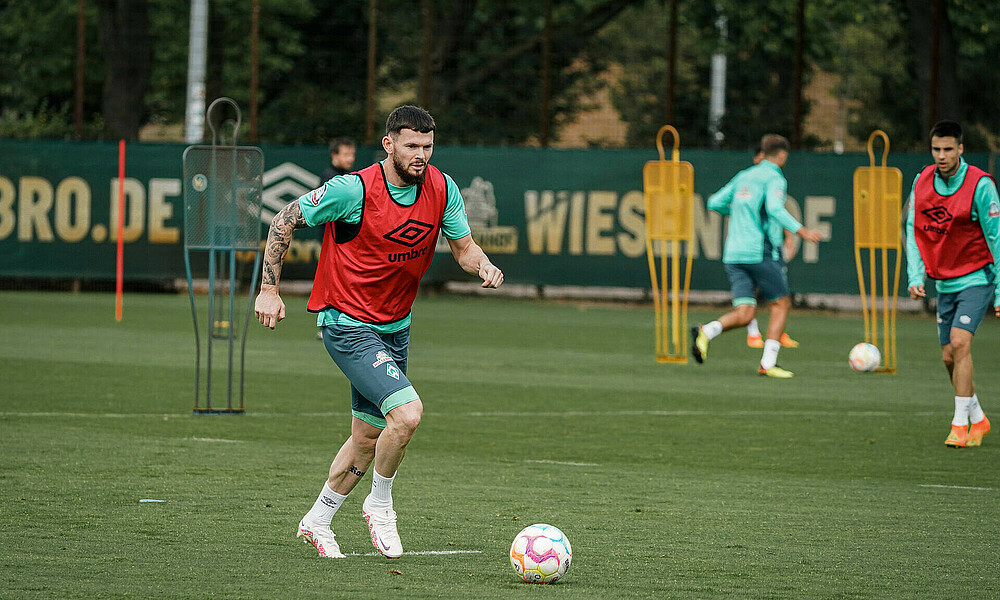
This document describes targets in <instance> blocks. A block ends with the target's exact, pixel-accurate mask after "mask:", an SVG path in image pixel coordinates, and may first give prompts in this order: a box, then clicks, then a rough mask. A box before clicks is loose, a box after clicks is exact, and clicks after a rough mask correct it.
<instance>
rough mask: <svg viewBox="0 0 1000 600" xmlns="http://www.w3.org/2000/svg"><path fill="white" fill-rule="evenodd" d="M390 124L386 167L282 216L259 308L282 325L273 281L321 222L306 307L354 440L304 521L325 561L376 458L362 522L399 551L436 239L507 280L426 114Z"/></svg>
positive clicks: (322, 192)
mask: <svg viewBox="0 0 1000 600" xmlns="http://www.w3.org/2000/svg"><path fill="white" fill-rule="evenodd" d="M385 128H386V133H385V137H383V138H382V148H383V149H384V150H385V152H386V154H387V158H386V159H385V160H384V161H382V162H377V163H375V164H373V165H371V166H370V167H367V168H364V169H362V170H360V171H359V172H358V173H357V174H354V175H343V176H339V177H334V178H333V179H330V180H328V181H326V182H325V183H324V184H323V185H322V186H321V187H319V188H318V189H315V190H313V191H311V192H309V193H308V194H306V195H304V196H302V197H300V198H299V199H298V200H296V201H294V202H292V203H290V204H289V205H288V206H286V207H285V208H283V209H282V210H281V211H280V212H279V213H278V214H277V215H275V217H274V219H273V220H272V221H271V229H270V231H269V232H268V235H267V245H266V247H265V249H264V273H263V279H262V282H261V286H260V294H259V295H258V296H257V300H256V304H255V311H254V312H255V314H256V315H257V319H258V320H259V321H260V322H261V323H262V324H263V325H265V326H267V327H270V328H271V329H274V327H275V325H277V323H278V322H279V321H281V320H282V319H283V318H284V317H285V304H284V302H282V300H281V297H280V296H279V295H278V280H279V276H280V274H281V265H282V261H283V260H284V256H285V253H286V251H287V250H288V245H289V243H290V241H291V239H292V232H293V231H294V230H295V229H300V228H303V227H315V226H317V225H323V226H324V228H325V230H324V233H323V246H322V249H321V250H320V257H319V265H318V266H317V269H316V278H315V281H314V282H313V288H312V294H311V296H310V297H309V303H308V309H309V310H310V311H311V312H315V313H318V319H317V323H318V324H319V325H321V326H322V327H323V342H324V344H325V346H326V350H327V352H328V353H329V354H330V356H331V357H332V358H333V360H334V362H336V363H337V366H338V367H340V369H341V370H342V371H343V372H344V374H345V375H346V376H347V378H348V380H350V382H351V413H352V416H353V418H352V422H351V435H350V437H349V438H348V439H347V441H346V442H344V445H343V446H342V447H341V448H340V451H339V452H338V453H337V456H336V458H334V459H333V464H332V465H330V474H329V477H328V479H327V481H326V484H325V485H324V486H323V489H322V491H321V492H320V494H319V497H318V498H317V499H316V502H315V503H314V504H313V507H312V509H310V510H309V512H308V513H306V515H305V516H304V517H303V518H302V521H301V522H300V523H299V528H298V535H299V536H300V537H304V538H305V539H306V540H307V541H309V542H311V543H312V544H313V545H314V546H315V547H316V550H317V551H318V552H319V555H320V556H323V557H336V558H339V557H342V556H344V555H343V554H342V553H341V551H340V547H339V546H338V544H337V542H336V540H335V539H334V534H333V531H332V530H331V529H330V523H331V521H332V519H333V516H334V514H336V512H337V510H338V509H339V508H340V506H341V504H342V503H343V501H344V499H345V498H346V497H347V494H348V493H349V492H350V491H351V490H352V489H354V487H355V486H356V485H357V484H358V482H359V481H361V478H362V477H363V476H364V475H365V472H366V471H367V470H368V467H369V466H370V465H372V463H373V462H374V469H373V470H372V488H371V493H370V494H369V495H368V497H367V498H365V501H364V503H363V504H362V514H363V515H364V517H365V520H366V521H367V522H368V530H369V533H370V534H371V539H372V543H373V544H374V545H375V548H376V549H377V550H378V551H379V552H380V553H381V554H382V555H383V556H386V557H388V558H398V557H399V556H400V555H401V554H402V553H403V546H402V543H401V542H400V539H399V533H398V532H397V529H396V512H395V510H393V503H392V483H393V478H394V477H395V475H396V470H397V468H398V467H399V465H400V462H401V461H402V460H403V455H404V453H405V452H406V446H407V444H408V443H409V441H410V438H411V437H412V436H413V433H414V431H416V428H417V426H418V425H419V424H420V419H421V416H422V414H423V404H422V403H421V399H420V397H419V396H418V395H417V392H416V390H414V389H413V386H412V385H410V382H409V380H407V378H406V363H407V356H408V354H409V336H410V307H411V306H412V305H413V300H414V298H415V297H416V294H417V284H418V283H419V281H420V278H421V277H422V276H423V274H424V273H425V272H426V271H427V267H428V266H430V262H431V258H432V257H433V255H434V246H435V244H436V242H437V239H438V233H439V232H440V233H442V234H443V236H444V237H445V239H447V240H448V244H449V246H450V247H451V252H452V255H454V257H455V260H456V261H458V264H459V265H461V267H462V268H463V269H464V270H465V271H466V272H468V273H470V274H475V275H478V276H479V277H480V278H481V279H482V280H483V284H482V286H483V287H484V288H496V287H499V286H500V284H502V283H503V273H502V272H501V271H500V269H498V268H497V267H496V266H494V265H493V264H492V263H491V262H490V260H489V258H488V257H487V256H486V254H485V253H484V252H483V250H482V249H481V248H480V247H479V245H478V244H476V243H475V242H474V241H473V240H472V235H471V233H470V229H469V223H468V220H467V218H466V216H465V209H464V203H463V201H462V195H461V193H460V191H459V189H458V186H457V185H455V182H454V181H453V180H452V179H451V177H449V176H448V175H445V174H444V173H442V172H441V171H439V170H438V169H437V168H436V167H433V166H431V165H430V164H429V161H430V158H431V153H432V152H433V150H434V129H435V124H434V119H433V118H432V117H431V115H430V114H428V113H427V111H425V110H423V109H422V108H418V107H416V106H401V107H399V108H397V109H396V110H394V111H392V113H391V114H390V115H389V118H388V120H387V121H386V127H385ZM290 370H291V369H290ZM289 381H290V382H291V381H293V379H292V378H289Z"/></svg>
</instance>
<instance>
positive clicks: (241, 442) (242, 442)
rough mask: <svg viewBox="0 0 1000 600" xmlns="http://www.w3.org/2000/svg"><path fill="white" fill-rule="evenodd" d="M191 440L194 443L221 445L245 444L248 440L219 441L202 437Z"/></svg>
mask: <svg viewBox="0 0 1000 600" xmlns="http://www.w3.org/2000/svg"><path fill="white" fill-rule="evenodd" d="M190 439H191V441H194V442H215V443H221V444H245V443H246V440H222V439H218V438H201V437H193V438H190Z"/></svg>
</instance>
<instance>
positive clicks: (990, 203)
mask: <svg viewBox="0 0 1000 600" xmlns="http://www.w3.org/2000/svg"><path fill="white" fill-rule="evenodd" d="M968 171H969V165H968V164H967V163H966V162H965V159H964V158H959V164H958V171H956V172H955V174H954V175H953V176H952V177H951V178H950V179H949V180H948V181H947V182H945V180H944V179H942V178H941V176H940V175H938V172H937V169H935V170H934V191H936V192H937V193H939V194H941V195H942V196H947V195H950V194H954V193H955V192H957V191H958V188H960V187H962V184H963V183H964V182H965V175H966V173H968ZM919 178H920V173H917V176H916V177H914V178H913V185H912V186H910V200H909V205H908V207H907V209H906V225H905V227H904V229H905V230H906V279H907V282H908V283H907V287H913V286H917V285H924V278H925V277H926V276H927V271H926V268H925V267H924V260H923V259H922V258H921V257H920V249H919V248H918V247H917V239H916V237H914V235H913V218H914V206H913V204H914V203H913V188H915V187H916V185H917V179H919ZM972 220H973V221H979V226H980V227H982V228H983V235H984V236H986V245H988V246H989V247H990V252H991V253H992V254H993V265H994V266H993V270H994V272H995V271H996V262H997V257H1000V198H998V196H997V187H996V184H994V183H993V181H992V180H991V179H989V178H988V177H983V178H982V179H980V180H979V185H977V186H976V193H975V195H974V196H973V200H972ZM988 283H989V280H988V279H987V276H986V273H984V272H983V270H982V269H980V270H978V271H973V272H972V273H969V274H967V275H962V276H961V277H953V278H951V279H937V280H935V281H934V289H936V290H937V292H938V293H939V294H954V293H955V292H960V291H962V290H964V289H965V288H969V287H973V286H976V285H986V284H988ZM994 283H995V284H996V291H995V296H994V300H993V304H994V305H995V306H1000V277H995V278H994Z"/></svg>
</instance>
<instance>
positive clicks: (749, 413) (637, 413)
mask: <svg viewBox="0 0 1000 600" xmlns="http://www.w3.org/2000/svg"><path fill="white" fill-rule="evenodd" d="M452 414H455V413H452ZM893 414H894V413H891V412H888V411H884V410H866V411H843V412H840V411H833V410H724V411H718V410H621V411H581V410H567V411H558V412H557V411H553V412H470V413H465V416H469V417H518V418H521V417H538V418H552V417H602V418H603V417H754V416H779V417H862V418H870V417H891V416H893ZM898 414H900V415H907V416H933V415H938V414H940V413H937V412H927V413H903V412H901V413H898Z"/></svg>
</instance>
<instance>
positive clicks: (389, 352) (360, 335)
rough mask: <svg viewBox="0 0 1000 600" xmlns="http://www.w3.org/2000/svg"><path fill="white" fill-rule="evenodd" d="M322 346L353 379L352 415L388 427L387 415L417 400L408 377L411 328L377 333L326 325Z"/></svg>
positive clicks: (363, 329)
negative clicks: (386, 424)
mask: <svg viewBox="0 0 1000 600" xmlns="http://www.w3.org/2000/svg"><path fill="white" fill-rule="evenodd" d="M322 329H323V345H324V346H326V351H327V352H328V353H329V354H330V357H331V358H333V360H334V362H336V363H337V366H338V367H340V370H341V371H343V372H344V375H346V376H347V379H348V380H350V382H351V414H353V415H354V416H355V417H356V418H358V419H361V420H362V421H364V422H365V423H368V424H369V425H371V426H373V427H377V428H378V429H385V414H386V413H388V412H389V411H390V410H392V409H394V408H396V407H397V406H400V405H402V404H406V403H407V402H412V401H413V400H417V399H418V397H417V394H416V391H414V390H413V386H412V385H411V384H410V381H409V380H408V379H407V378H406V358H407V355H408V354H409V343H410V329H409V328H408V327H407V328H406V329H403V330H401V331H397V332H395V333H378V332H377V331H374V330H372V329H370V328H368V327H364V326H342V325H326V326H324V327H323V328H322Z"/></svg>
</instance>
